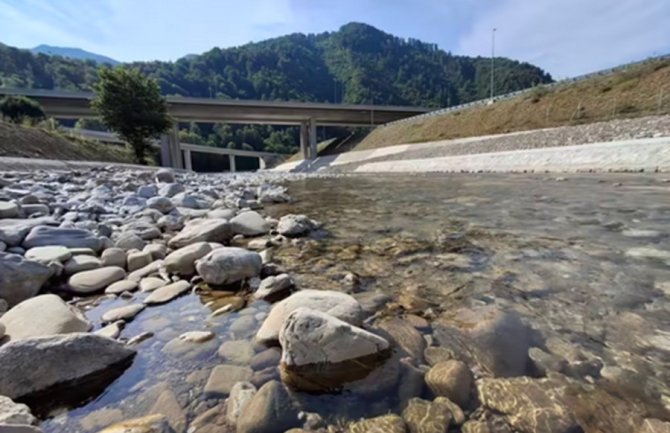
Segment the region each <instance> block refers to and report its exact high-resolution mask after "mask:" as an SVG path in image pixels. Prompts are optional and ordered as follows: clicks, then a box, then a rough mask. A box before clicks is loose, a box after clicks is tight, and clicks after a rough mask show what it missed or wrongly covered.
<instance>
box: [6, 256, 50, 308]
mask: <svg viewBox="0 0 670 433" xmlns="http://www.w3.org/2000/svg"><path fill="white" fill-rule="evenodd" d="M50 276H51V270H50V269H49V268H48V267H46V266H44V265H42V264H40V263H37V262H33V261H30V260H26V259H24V258H23V257H21V256H19V255H17V254H9V253H2V252H0V298H2V299H4V300H5V301H7V304H8V305H9V306H10V307H13V306H14V305H16V304H18V303H19V302H21V301H23V300H25V299H28V298H32V297H33V296H35V295H36V294H37V293H38V292H39V290H40V288H41V287H42V286H43V285H44V283H46V281H47V280H48V279H49V277H50Z"/></svg>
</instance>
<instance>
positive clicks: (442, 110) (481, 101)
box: [382, 54, 670, 127]
mask: <svg viewBox="0 0 670 433" xmlns="http://www.w3.org/2000/svg"><path fill="white" fill-rule="evenodd" d="M658 60H670V54H663V55H660V56H656V57H648V58H646V59H644V60H639V61H637V62H631V63H626V64H625V65H620V66H615V67H613V68H609V69H602V70H600V71H596V72H590V73H588V74H584V75H578V76H576V77H571V78H565V79H563V80H559V81H554V82H553V83H547V84H542V86H543V87H544V88H545V89H551V88H554V87H559V86H562V85H565V84H572V83H576V82H578V81H584V80H588V79H590V78H595V77H601V76H603V75H608V74H612V73H614V72H620V71H625V70H626V69H628V68H631V67H634V66H639V65H642V64H644V63H649V62H654V61H658ZM535 88H536V86H533V87H528V88H526V89H522V90H517V91H514V92H511V93H505V94H503V95H496V96H495V97H494V98H493V100H494V101H503V100H506V99H511V98H515V97H517V96H519V95H523V94H525V93H529V92H531V91H533V90H534V89H535ZM490 103H491V98H485V99H478V100H476V101H472V102H467V103H465V104H461V105H454V106H453V107H447V108H440V109H438V110H435V111H431V112H428V113H424V114H419V115H418V116H412V117H406V118H404V119H400V120H396V121H393V122H389V123H386V124H384V125H382V127H384V126H390V125H397V124H400V123H405V122H412V121H415V120H419V119H424V118H430V117H435V116H440V115H443V114H447V113H452V112H454V111H460V110H463V109H466V108H470V107H476V106H482V105H487V104H490Z"/></svg>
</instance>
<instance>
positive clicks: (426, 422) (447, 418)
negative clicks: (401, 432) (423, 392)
mask: <svg viewBox="0 0 670 433" xmlns="http://www.w3.org/2000/svg"><path fill="white" fill-rule="evenodd" d="M402 417H403V419H404V420H405V423H406V424H407V427H408V428H409V431H410V432H411V433H445V432H446V431H447V430H448V428H449V424H450V423H451V418H452V417H451V411H449V409H448V408H447V406H445V405H443V404H440V403H436V402H430V401H427V400H422V399H420V398H413V399H411V400H410V401H409V402H408V403H407V407H406V408H405V410H404V411H403V412H402Z"/></svg>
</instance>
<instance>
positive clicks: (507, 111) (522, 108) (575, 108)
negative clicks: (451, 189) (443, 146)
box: [355, 59, 670, 150]
mask: <svg viewBox="0 0 670 433" xmlns="http://www.w3.org/2000/svg"><path fill="white" fill-rule="evenodd" d="M668 113H670V60H667V59H666V60H650V61H648V62H645V63H643V64H640V65H635V66H631V67H630V68H628V69H626V70H623V71H617V72H614V73H611V74H608V75H604V76H599V77H595V78H590V79H588V80H584V81H580V82H576V83H571V84H564V85H559V86H556V87H551V88H547V87H546V86H538V87H536V88H535V89H533V90H532V91H530V92H529V93H526V94H523V95H520V96H518V97H516V98H514V99H509V100H503V101H498V102H495V103H494V104H491V105H486V106H478V107H472V108H467V109H464V110H460V111H457V112H452V113H447V114H444V115H439V116H435V117H425V118H419V119H416V120H408V121H406V122H402V123H398V124H393V125H388V126H384V127H380V128H377V129H375V130H374V131H373V132H372V133H371V134H370V135H368V137H366V138H365V140H363V141H362V142H361V143H360V144H359V145H358V146H357V147H356V149H355V150H365V149H374V148H379V147H385V146H392V145H395V144H407V143H417V142H426V141H436V140H446V139H452V138H462V137H474V136H481V135H490V134H502V133H507V132H513V131H525V130H531V129H540V128H550V127H556V126H564V125H576V124H584V123H593V122H599V121H604V120H610V119H616V118H629V117H639V116H648V115H654V114H668Z"/></svg>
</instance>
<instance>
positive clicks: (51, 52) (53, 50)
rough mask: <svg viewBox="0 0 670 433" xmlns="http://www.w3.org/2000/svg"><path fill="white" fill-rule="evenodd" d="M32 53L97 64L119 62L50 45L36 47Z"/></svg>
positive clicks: (82, 51)
mask: <svg viewBox="0 0 670 433" xmlns="http://www.w3.org/2000/svg"><path fill="white" fill-rule="evenodd" d="M30 51H32V52H33V53H41V54H46V55H48V56H61V57H68V58H70V59H78V60H93V61H94V62H96V63H99V64H105V63H106V64H108V65H112V66H114V65H118V64H119V63H120V62H119V61H117V60H114V59H112V58H111V57H107V56H103V55H101V54H96V53H92V52H90V51H85V50H82V49H81V48H67V47H54V46H52V45H45V44H42V45H38V46H36V47H35V48H33V49H31V50H30Z"/></svg>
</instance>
